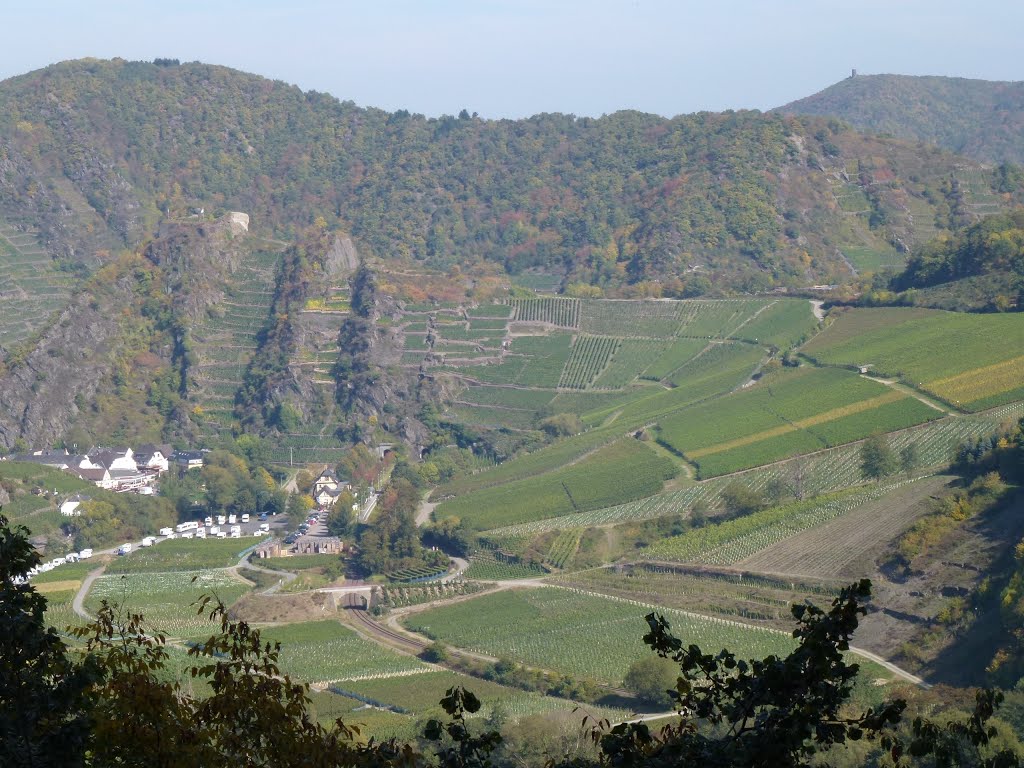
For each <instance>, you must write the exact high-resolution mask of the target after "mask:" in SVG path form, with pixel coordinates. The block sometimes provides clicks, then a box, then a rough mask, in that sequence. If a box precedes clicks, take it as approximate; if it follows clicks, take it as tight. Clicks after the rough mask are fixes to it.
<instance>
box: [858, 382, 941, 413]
mask: <svg viewBox="0 0 1024 768" xmlns="http://www.w3.org/2000/svg"><path fill="white" fill-rule="evenodd" d="M861 376H862V377H863V378H865V379H871V381H877V382H878V383H879V384H884V385H885V386H887V387H889V388H890V389H894V390H896V391H897V392H902V393H903V394H905V395H910V396H911V397H912V398H914V399H915V400H917V401H919V402H922V403H924V404H925V405H927V406H928V407H929V408H933V409H934V410H936V411H939V412H940V413H946V414H951V413H954V412H953V411H951V410H950V409H948V408H944V407H943V406H941V405H939V404H938V403H937V402H935V401H934V400H932V399H930V398H928V397H925V396H924V395H923V394H922V393H920V392H918V391H917V390H916V389H914V388H913V387H908V386H907V385H906V384H901V383H900V382H898V381H896V380H895V379H882V378H879V377H878V376H868V375H867V374H866V373H863V374H861Z"/></svg>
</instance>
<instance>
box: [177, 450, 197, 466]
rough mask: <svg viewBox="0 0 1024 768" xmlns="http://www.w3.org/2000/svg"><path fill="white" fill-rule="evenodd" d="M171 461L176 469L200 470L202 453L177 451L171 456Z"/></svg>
mask: <svg viewBox="0 0 1024 768" xmlns="http://www.w3.org/2000/svg"><path fill="white" fill-rule="evenodd" d="M171 460H172V461H173V462H174V464H175V465H176V466H177V467H178V469H202V467H203V452H202V451H177V452H175V453H174V454H173V455H172V456H171Z"/></svg>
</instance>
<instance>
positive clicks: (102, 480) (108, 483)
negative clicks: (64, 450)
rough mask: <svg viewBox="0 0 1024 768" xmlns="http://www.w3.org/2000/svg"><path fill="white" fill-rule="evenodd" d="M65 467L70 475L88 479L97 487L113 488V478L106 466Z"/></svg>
mask: <svg viewBox="0 0 1024 768" xmlns="http://www.w3.org/2000/svg"><path fill="white" fill-rule="evenodd" d="M66 469H67V471H68V472H70V473H71V474H72V475H77V476H78V477H80V478H82V479H83V480H88V481H89V482H90V483H92V484H94V485H95V486H96V487H97V488H104V489H106V490H108V491H109V490H113V488H114V480H113V478H112V477H111V476H110V470H109V469H107V468H106V467H84V468H78V467H66Z"/></svg>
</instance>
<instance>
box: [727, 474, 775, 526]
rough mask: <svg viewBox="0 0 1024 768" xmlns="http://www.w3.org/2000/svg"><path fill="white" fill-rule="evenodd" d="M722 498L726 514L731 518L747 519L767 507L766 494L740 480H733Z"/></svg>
mask: <svg viewBox="0 0 1024 768" xmlns="http://www.w3.org/2000/svg"><path fill="white" fill-rule="evenodd" d="M720 498H721V500H722V505H723V506H724V507H725V511H726V514H727V515H728V516H729V517H730V518H734V517H746V516H747V515H752V514H754V513H755V512H758V511H760V510H762V509H764V508H765V507H766V506H767V501H766V499H765V497H764V494H762V493H759V492H758V491H755V490H753V489H751V488H750V487H749V486H747V485H745V484H744V483H742V482H740V481H739V480H733V481H732V482H731V483H729V485H727V486H726V487H725V488H724V489H722V495H721V497H720Z"/></svg>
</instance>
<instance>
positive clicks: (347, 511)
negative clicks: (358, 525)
mask: <svg viewBox="0 0 1024 768" xmlns="http://www.w3.org/2000/svg"><path fill="white" fill-rule="evenodd" d="M353 504H355V499H354V498H353V497H352V494H350V493H348V492H347V491H344V492H342V493H341V494H339V495H338V498H337V499H336V500H335V502H334V506H333V507H331V511H330V513H329V514H328V515H327V532H328V533H329V534H331V536H337V537H338V538H341V539H345V538H348V537H350V536H351V535H352V534H353V533H354V530H355V518H354V516H353V513H352V505H353Z"/></svg>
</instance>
